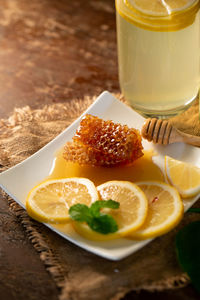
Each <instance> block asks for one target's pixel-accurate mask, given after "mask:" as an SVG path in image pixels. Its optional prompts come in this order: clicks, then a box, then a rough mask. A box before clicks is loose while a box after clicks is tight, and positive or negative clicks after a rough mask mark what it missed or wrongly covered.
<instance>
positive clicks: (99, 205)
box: [90, 199, 119, 217]
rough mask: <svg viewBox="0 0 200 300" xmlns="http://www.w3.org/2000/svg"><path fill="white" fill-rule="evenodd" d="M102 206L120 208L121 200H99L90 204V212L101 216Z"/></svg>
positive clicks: (95, 215)
mask: <svg viewBox="0 0 200 300" xmlns="http://www.w3.org/2000/svg"><path fill="white" fill-rule="evenodd" d="M101 208H112V209H117V208H119V202H116V201H113V200H111V199H110V200H98V201H95V202H94V203H92V205H91V206H90V212H91V214H92V215H93V216H94V217H99V216H100V209H101Z"/></svg>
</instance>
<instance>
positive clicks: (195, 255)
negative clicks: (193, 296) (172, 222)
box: [176, 208, 200, 293]
mask: <svg viewBox="0 0 200 300" xmlns="http://www.w3.org/2000/svg"><path fill="white" fill-rule="evenodd" d="M187 212H189V213H200V208H190V209H189V210H188V211H187ZM199 249H200V221H195V222H191V223H189V224H188V225H186V226H185V227H183V228H182V229H181V230H180V231H179V232H178V233H177V235H176V254H177V259H178V262H179V264H180V266H181V267H182V269H183V270H184V271H185V272H186V273H187V274H188V275H189V277H190V279H191V282H192V284H193V286H194V287H195V288H196V290H197V291H198V292H199V293H200V252H199V251H200V250H199Z"/></svg>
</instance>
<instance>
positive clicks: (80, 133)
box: [63, 115, 143, 167]
mask: <svg viewBox="0 0 200 300" xmlns="http://www.w3.org/2000/svg"><path fill="white" fill-rule="evenodd" d="M142 149H143V147H142V143H141V135H140V132H139V131H138V130H136V129H134V128H129V127H128V126H127V125H121V124H117V123H114V122H113V121H110V120H109V121H104V120H102V119H100V118H98V117H95V116H92V115H86V116H85V117H84V118H83V119H82V120H81V123H80V126H79V128H78V129H77V131H76V134H75V135H74V137H73V141H72V142H67V143H66V145H65V148H64V153H63V157H64V158H65V160H67V161H71V162H77V163H79V164H80V165H92V166H107V167H109V166H110V167H112V166H118V165H126V164H131V163H133V162H134V161H135V160H136V159H138V158H139V157H141V156H142V155H143V152H142Z"/></svg>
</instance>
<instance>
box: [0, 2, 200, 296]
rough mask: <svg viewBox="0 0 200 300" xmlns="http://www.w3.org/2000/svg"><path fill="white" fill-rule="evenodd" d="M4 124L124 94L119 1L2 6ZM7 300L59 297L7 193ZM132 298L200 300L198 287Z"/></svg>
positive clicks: (1, 221)
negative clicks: (26, 111)
mask: <svg viewBox="0 0 200 300" xmlns="http://www.w3.org/2000/svg"><path fill="white" fill-rule="evenodd" d="M0 7H1V9H0V118H7V117H8V116H9V115H10V114H11V113H12V111H13V109H14V108H15V107H23V106H26V105H29V106H30V107H31V108H40V107H42V106H43V105H44V104H51V103H56V102H66V101H70V100H71V99H73V98H75V97H78V98H81V97H83V96H85V95H90V96H95V95H98V94H100V93H101V92H102V91H103V90H108V91H110V92H113V93H116V92H119V83H118V73H117V72H118V69H117V49H116V27H115V7H114V0H88V1H87V0H73V1H71V0H59V1H58V0H31V1H27V0H6V1H5V0H0ZM0 207H1V208H0V299H1V300H4V299H5V300H14V299H15V300H27V299H28V300H29V299H30V300H33V299H40V300H45V299H49V300H56V299H58V295H59V291H58V289H57V288H56V286H55V283H54V282H53V280H52V278H51V276H50V275H49V273H48V272H47V271H46V270H45V267H44V265H43V263H42V262H41V260H40V258H39V255H38V254H37V253H36V251H35V250H34V248H33V247H32V245H31V244H30V242H29V240H28V239H27V237H26V235H25V233H24V230H23V228H22V226H21V225H20V223H19V222H18V220H17V219H16V217H15V216H13V214H12V213H11V212H10V211H9V208H8V204H7V203H6V201H5V199H4V198H3V196H2V195H0ZM125 299H126V300H130V299H132V300H133V299H137V300H138V299H143V300H145V299H148V300H149V299H162V300H165V299H175V300H179V299H181V300H189V299H190V300H191V299H200V295H197V293H196V292H195V290H194V289H193V287H192V286H191V285H189V286H188V287H186V288H183V289H177V290H174V291H164V292H160V293H158V292H156V293H153V294H151V293H148V292H141V293H139V294H137V293H134V292H131V293H130V294H129V295H127V296H126V297H125V298H124V300H125Z"/></svg>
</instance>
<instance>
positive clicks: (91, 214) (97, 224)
mask: <svg viewBox="0 0 200 300" xmlns="http://www.w3.org/2000/svg"><path fill="white" fill-rule="evenodd" d="M119 205H120V204H119V202H116V201H113V200H111V199H110V200H98V201H95V202H94V203H92V205H91V206H90V207H88V206H87V205H85V204H79V203H78V204H75V205H73V206H71V207H70V209H69V215H70V217H71V218H72V220H75V221H78V222H86V223H87V224H88V226H89V227H90V228H91V229H92V230H94V231H97V232H99V233H102V234H109V233H114V232H116V231H117V230H118V225H117V222H116V221H115V219H114V218H113V217H112V216H110V215H108V214H105V213H102V212H101V209H102V208H112V209H118V208H119Z"/></svg>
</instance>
